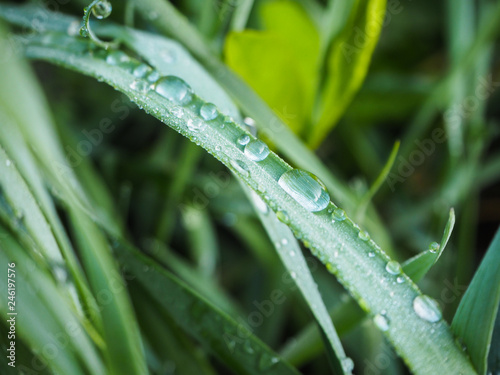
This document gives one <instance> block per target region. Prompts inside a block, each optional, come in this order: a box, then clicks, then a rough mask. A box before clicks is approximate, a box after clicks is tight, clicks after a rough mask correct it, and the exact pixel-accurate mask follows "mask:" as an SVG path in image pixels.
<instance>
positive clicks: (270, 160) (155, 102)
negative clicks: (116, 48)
mask: <svg viewBox="0 0 500 375" xmlns="http://www.w3.org/2000/svg"><path fill="white" fill-rule="evenodd" d="M76 43H77V42H76V41H75V40H74V39H73V38H70V37H66V36H62V35H60V36H58V43H57V44H53V45H44V44H45V41H44V40H42V39H38V38H32V39H31V40H30V45H28V46H27V48H26V54H27V55H28V56H29V57H32V58H38V59H44V60H47V61H51V62H53V63H58V64H61V65H63V66H66V67H69V68H72V69H75V70H77V71H80V72H82V73H85V74H88V75H91V76H96V77H99V78H101V79H102V80H103V81H104V82H107V83H109V84H110V85H112V86H113V87H115V88H117V89H119V90H120V91H122V92H123V93H125V94H127V95H128V96H129V97H130V98H132V99H133V101H134V102H135V103H137V104H138V105H139V106H140V107H142V108H144V109H145V110H146V111H147V112H149V113H150V114H152V115H154V116H155V117H157V118H159V119H160V120H162V121H163V122H164V123H166V124H167V125H169V126H170V127H172V128H173V129H175V130H176V131H178V132H179V133H181V134H183V135H185V136H187V137H189V138H190V139H192V140H193V141H196V142H199V143H200V145H201V146H202V147H204V148H205V149H206V150H207V151H208V152H210V153H211V154H213V155H214V156H215V157H216V158H217V159H219V160H220V161H221V162H223V163H224V164H225V165H226V166H227V167H228V168H230V169H231V170H232V171H233V172H234V173H236V174H237V175H238V176H239V177H240V178H242V179H243V180H244V181H245V183H246V184H247V185H248V186H250V187H251V188H252V189H253V190H254V191H256V192H258V194H259V195H260V196H261V198H263V199H264V201H265V202H266V203H267V204H268V205H269V206H270V207H271V208H272V209H273V210H275V211H286V212H287V213H288V217H289V219H290V220H289V226H290V227H291V228H292V229H293V230H294V231H295V232H296V235H297V236H300V237H301V238H302V240H303V241H304V242H306V243H307V244H308V246H310V248H311V249H312V252H313V254H314V255H316V256H317V257H318V258H319V259H320V260H322V261H323V262H324V263H325V264H328V265H329V266H328V267H329V269H331V271H332V272H333V273H334V274H335V275H336V276H337V278H338V279H339V280H340V281H341V283H342V284H343V285H344V286H345V287H346V288H348V289H349V290H350V292H351V293H352V295H353V296H354V297H355V298H356V300H357V301H358V303H359V304H360V305H361V306H362V307H363V308H364V309H365V310H367V311H370V312H371V313H372V314H381V313H382V312H383V313H384V315H385V316H386V318H387V319H388V320H389V321H390V326H389V329H387V330H386V331H385V332H384V333H385V335H386V336H387V337H388V339H389V340H390V341H391V342H392V344H393V345H394V346H395V348H396V350H397V351H398V353H399V354H400V355H401V356H402V357H403V358H404V359H405V361H406V362H407V363H408V365H409V367H410V368H411V370H412V371H414V372H415V373H416V374H434V373H435V371H436V368H439V369H440V370H442V371H448V372H450V373H454V372H456V371H458V370H459V369H460V371H462V372H464V373H465V374H469V373H470V374H473V373H474V372H475V371H474V369H473V368H472V365H471V364H470V362H469V361H468V359H467V358H466V357H465V356H464V354H463V353H462V352H461V350H460V349H459V348H458V347H457V346H456V345H455V342H454V339H453V336H452V334H451V331H450V329H449V327H448V325H447V324H446V323H445V322H444V321H443V320H442V319H439V314H438V315H437V317H438V321H436V322H433V323H432V322H429V321H428V320H426V319H424V318H421V317H420V316H419V315H418V314H417V313H416V312H415V310H414V308H413V304H414V301H415V300H416V298H417V297H418V298H419V299H418V300H416V301H417V302H416V304H417V305H418V304H419V301H420V298H422V297H420V296H421V293H420V291H419V289H418V288H417V286H416V285H415V284H414V283H413V282H412V281H411V280H410V279H409V278H407V277H406V278H404V280H403V281H404V282H402V283H399V284H398V283H396V284H393V281H394V280H395V278H396V276H395V275H392V274H390V273H389V272H387V271H386V265H387V263H388V262H389V261H390V258H389V257H388V256H387V255H386V254H385V253H384V252H383V251H382V250H381V249H380V248H379V247H378V246H377V245H376V244H375V242H373V241H372V240H369V239H368V236H367V235H366V234H365V233H364V232H362V231H361V230H360V228H359V227H358V226H357V225H355V224H354V223H353V222H352V221H351V220H349V219H345V220H343V221H335V222H332V218H331V214H330V213H328V212H327V211H326V210H324V212H321V213H312V212H310V211H308V210H307V209H305V208H304V207H303V206H302V205H301V204H299V203H298V202H297V201H296V200H295V199H293V198H292V197H291V196H290V195H288V194H287V193H286V192H285V191H284V190H283V189H282V188H281V186H280V185H279V184H278V181H277V180H278V178H279V177H280V176H281V175H282V174H283V173H285V172H287V171H290V170H291V167H290V166H289V165H288V164H286V163H285V162H284V161H283V160H281V159H280V158H279V157H278V156H277V155H276V154H274V153H272V152H271V153H269V156H268V157H267V158H266V159H265V160H264V161H262V162H257V161H255V160H252V159H251V158H249V157H248V156H247V155H246V153H244V152H243V147H242V146H241V145H240V144H239V143H238V142H237V141H236V140H237V138H238V137H239V136H240V135H242V134H243V130H242V129H241V128H240V127H239V126H238V125H237V124H236V123H234V122H230V121H229V122H227V121H226V122H224V124H225V126H224V127H221V126H220V121H222V120H224V119H223V118H222V119H221V120H219V121H209V122H206V121H203V120H202V119H201V118H200V117H198V113H199V112H198V111H199V108H200V107H201V105H202V104H203V102H202V101H201V100H200V99H199V98H197V97H196V96H195V97H194V99H193V104H192V107H191V108H192V109H193V110H194V112H192V111H191V110H187V109H186V110H183V111H184V112H183V114H182V115H181V116H179V115H177V116H176V115H175V113H177V114H178V113H179V112H178V110H179V107H178V106H175V105H174V104H173V103H172V102H170V101H169V100H167V99H166V98H164V97H162V96H161V95H159V94H158V93H156V92H155V91H143V90H140V89H138V86H137V79H136V77H134V76H132V75H131V74H130V73H128V72H127V71H126V70H125V69H123V68H121V67H119V66H113V65H111V66H110V65H109V64H106V63H105V62H104V61H103V60H102V58H99V57H98V56H91V55H89V54H87V53H80V54H74V53H73V52H71V51H68V50H67V48H68V46H71V48H75V47H76ZM78 43H82V44H83V42H78ZM143 87H144V86H143ZM193 123H196V124H199V125H200V127H201V128H203V129H205V131H197V130H196V129H192V128H190V127H189V126H188V125H189V124H193ZM250 139H251V140H253V141H255V139H254V138H253V137H251V136H250ZM329 207H330V208H331V209H333V208H335V206H334V205H333V204H332V203H330V204H329ZM336 251H338V253H339V254H338V256H336ZM371 254H373V256H371ZM417 310H418V309H417ZM420 315H422V314H420ZM431 319H433V318H431Z"/></svg>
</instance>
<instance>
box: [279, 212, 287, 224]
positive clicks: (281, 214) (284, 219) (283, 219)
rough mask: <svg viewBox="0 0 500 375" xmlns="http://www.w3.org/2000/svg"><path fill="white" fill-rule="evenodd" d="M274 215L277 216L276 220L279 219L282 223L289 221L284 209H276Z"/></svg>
mask: <svg viewBox="0 0 500 375" xmlns="http://www.w3.org/2000/svg"><path fill="white" fill-rule="evenodd" d="M276 216H277V217H278V220H279V221H281V222H282V223H285V224H288V223H289V222H290V218H289V217H288V214H287V213H286V211H278V212H277V213H276Z"/></svg>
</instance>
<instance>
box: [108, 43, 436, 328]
mask: <svg viewBox="0 0 500 375" xmlns="http://www.w3.org/2000/svg"><path fill="white" fill-rule="evenodd" d="M106 62H107V63H108V64H110V65H117V66H120V67H122V68H125V69H126V70H127V71H128V72H129V73H131V74H132V75H133V76H134V77H135V78H136V80H134V81H133V83H132V84H131V88H132V89H133V90H136V91H139V92H141V93H146V92H148V91H149V90H154V91H155V92H156V93H158V94H159V95H161V96H162V97H164V98H166V99H168V100H169V101H171V102H172V103H173V104H175V105H176V107H174V109H173V110H171V112H172V114H173V115H174V116H175V117H177V118H180V119H182V118H184V117H185V114H186V111H190V112H191V113H194V114H195V115H196V116H195V117H192V116H186V118H187V121H186V126H187V128H188V130H189V131H190V132H191V133H199V132H203V131H204V130H205V129H206V127H207V125H208V124H213V125H218V126H219V127H221V128H224V126H225V125H226V124H228V123H230V124H231V128H232V129H239V127H238V126H237V125H236V126H234V125H235V124H234V121H233V120H232V119H231V118H229V117H227V116H224V115H223V114H221V113H220V112H219V111H218V109H217V107H216V106H215V105H214V104H212V103H206V102H203V101H202V100H201V99H200V98H199V97H197V96H196V95H195V94H194V93H193V91H192V89H191V87H190V86H189V85H188V84H187V83H186V82H185V81H184V80H182V79H181V78H179V77H176V76H161V75H160V74H159V73H158V72H157V71H156V70H154V69H152V68H151V67H150V66H148V65H147V64H145V63H141V62H138V61H137V60H134V59H131V58H130V57H129V56H128V55H126V54H125V53H123V52H122V51H116V50H114V51H110V52H109V53H108V54H107V55H106ZM235 138H236V141H235V143H236V146H237V147H238V148H239V149H241V150H242V151H243V154H244V155H245V157H246V159H247V160H250V161H253V162H257V163H261V162H264V161H265V160H266V158H267V157H268V156H269V154H270V150H269V147H268V146H267V145H266V144H265V143H264V142H262V141H261V140H259V139H254V138H253V137H251V136H250V135H249V134H248V133H247V132H245V131H243V130H241V132H240V134H239V135H237V136H236V137H235ZM216 148H217V147H216ZM216 151H222V150H220V147H219V148H218V149H217V150H216ZM228 161H229V163H230V164H231V166H232V167H233V168H234V170H235V171H236V172H237V173H239V174H240V175H242V176H243V177H248V176H249V175H250V168H249V167H248V165H247V163H246V162H245V161H244V160H242V159H230V160H228ZM278 184H279V185H280V187H281V188H282V189H283V190H284V191H285V192H286V193H287V194H288V195H290V196H291V197H292V198H293V199H294V200H295V201H296V202H297V203H299V204H300V205H301V206H302V207H303V208H305V209H306V210H308V211H310V212H320V211H321V212H323V211H326V212H328V214H329V215H330V216H331V221H332V222H333V223H335V222H343V221H345V220H346V219H347V220H349V219H348V217H347V215H346V213H345V211H344V210H343V209H341V208H339V207H335V206H334V205H333V204H332V203H331V202H330V195H329V193H328V192H327V190H326V188H325V186H324V184H323V183H322V182H321V181H320V180H319V179H318V178H317V177H316V176H314V175H313V174H311V173H309V172H307V171H303V170H300V169H291V170H288V171H286V172H285V173H283V174H282V175H281V176H280V177H279V179H278ZM259 190H260V189H259ZM273 208H274V207H273ZM266 209H267V208H266ZM277 216H278V219H279V220H280V221H282V222H284V223H285V224H289V223H290V218H289V217H288V214H287V213H286V212H285V211H283V210H277ZM349 221H350V220H349ZM351 223H352V222H351ZM352 225H354V227H355V228H357V229H358V231H357V233H358V234H357V236H358V238H359V240H361V241H363V242H368V241H370V236H369V234H368V233H367V232H365V231H363V230H361V229H360V228H359V227H357V226H356V224H354V223H352ZM295 234H296V235H298V237H299V238H300V234H299V233H295ZM304 242H305V245H306V246H307V245H308V243H307V241H304ZM372 242H373V241H372ZM373 244H374V243H373ZM373 247H374V248H376V246H375V245H374V246H373ZM438 248H439V245H437V244H433V245H432V246H431V248H430V250H431V251H437V249H438ZM312 250H314V249H312ZM313 253H314V251H313ZM315 255H316V256H318V257H319V258H320V260H322V261H323V262H324V263H326V265H327V269H328V270H329V271H331V272H334V271H335V268H334V266H333V263H334V261H333V259H332V260H330V261H329V260H328V259H325V257H324V256H323V257H322V256H321V254H318V252H316V253H315ZM337 255H338V252H337V251H336V252H334V256H337ZM375 255H376V254H375V252H374V251H369V252H368V254H367V256H368V257H369V258H372V257H375ZM321 258H323V259H321ZM385 271H386V272H387V273H388V274H389V275H390V276H394V277H395V282H396V283H398V284H401V283H403V282H404V281H405V280H406V279H405V277H404V276H403V275H402V269H401V266H400V265H399V263H397V262H396V261H392V260H391V261H388V262H387V264H386V267H385ZM413 309H414V311H415V313H416V314H417V315H418V316H419V317H420V318H422V319H424V320H426V321H428V322H437V321H439V320H441V313H440V311H439V309H438V307H437V304H436V303H435V302H434V301H433V300H432V299H431V298H430V297H427V296H423V295H419V296H417V297H416V298H415V299H414V301H413ZM374 321H375V323H376V325H377V326H378V327H379V328H380V329H382V330H387V329H388V328H389V320H388V318H387V317H386V316H385V311H382V312H380V314H377V315H375V317H374Z"/></svg>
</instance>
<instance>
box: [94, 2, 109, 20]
mask: <svg viewBox="0 0 500 375" xmlns="http://www.w3.org/2000/svg"><path fill="white" fill-rule="evenodd" d="M112 11H113V6H112V5H111V3H110V2H109V1H106V0H103V1H99V2H98V3H97V4H95V5H94V6H93V7H92V14H93V15H94V16H95V18H97V19H98V20H102V19H103V18H107V17H109V15H110V14H111V12H112Z"/></svg>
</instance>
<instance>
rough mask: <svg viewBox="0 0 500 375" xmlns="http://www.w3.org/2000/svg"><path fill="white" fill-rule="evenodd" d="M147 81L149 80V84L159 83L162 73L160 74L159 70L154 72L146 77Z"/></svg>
mask: <svg viewBox="0 0 500 375" xmlns="http://www.w3.org/2000/svg"><path fill="white" fill-rule="evenodd" d="M146 79H147V80H148V82H156V81H158V79H160V73H158V71H157V70H153V71H152V72H150V73H149V74H148V75H147V76H146Z"/></svg>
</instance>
